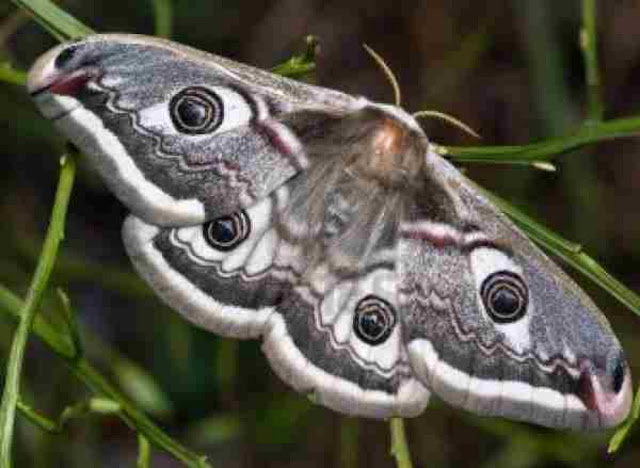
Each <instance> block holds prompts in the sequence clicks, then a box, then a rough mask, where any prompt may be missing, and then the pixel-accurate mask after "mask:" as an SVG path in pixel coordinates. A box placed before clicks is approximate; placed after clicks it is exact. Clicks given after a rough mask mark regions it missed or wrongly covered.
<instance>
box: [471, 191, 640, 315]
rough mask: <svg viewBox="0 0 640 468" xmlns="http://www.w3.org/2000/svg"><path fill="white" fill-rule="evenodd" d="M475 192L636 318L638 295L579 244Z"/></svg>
mask: <svg viewBox="0 0 640 468" xmlns="http://www.w3.org/2000/svg"><path fill="white" fill-rule="evenodd" d="M476 187H477V185H476ZM478 188H479V187H478ZM479 190H480V191H481V192H482V193H483V194H484V195H485V196H486V197H487V198H488V199H489V200H491V201H492V202H493V203H494V204H495V205H496V206H498V207H499V208H500V209H501V210H502V211H504V212H505V213H506V214H507V215H509V217H510V218H511V219H512V220H513V221H514V222H515V223H516V224H517V225H518V226H520V227H521V228H522V230H523V231H525V232H526V233H527V235H528V236H529V237H531V239H533V240H534V241H536V242H537V243H539V244H540V245H542V246H543V247H544V248H546V249H547V250H549V251H550V252H552V253H553V254H555V255H557V256H558V257H560V258H562V259H563V260H564V261H565V262H567V263H568V264H569V265H570V266H572V267H573V268H575V269H576V270H578V271H579V272H580V273H582V274H583V275H585V276H586V277H587V278H589V279H590V280H592V281H593V282H594V283H596V284H597V285H598V286H600V287H601V288H602V289H604V290H605V291H607V292H608V293H609V294H611V295H612V296H613V297H615V298H616V299H617V300H618V301H620V303H622V304H623V305H624V306H626V307H628V308H629V309H630V310H631V311H632V312H633V313H634V314H636V315H638V316H640V296H638V295H637V294H636V293H634V292H633V291H631V290H630V289H629V288H627V287H626V286H624V285H623V284H622V283H620V282H619V281H618V280H616V279H615V278H614V277H613V276H611V275H610V274H609V273H607V271H606V270H605V269H604V268H602V267H601V266H600V265H599V264H598V263H597V262H596V261H595V260H594V259H593V258H591V257H590V256H589V255H587V254H586V253H584V252H583V251H582V247H581V246H580V245H578V244H575V243H572V242H569V241H567V240H566V239H563V238H562V237H561V236H559V235H558V234H556V233H554V232H553V231H551V230H549V229H548V228H546V227H545V226H543V225H542V224H540V223H539V222H537V221H536V220H534V219H533V218H532V217H530V216H529V215H527V214H525V213H524V212H522V211H521V210H519V209H518V208H516V207H515V206H514V205H512V204H511V203H508V202H507V201H505V200H503V199H502V198H500V197H498V196H497V195H495V194H493V193H491V192H489V191H487V190H484V189H482V188H479Z"/></svg>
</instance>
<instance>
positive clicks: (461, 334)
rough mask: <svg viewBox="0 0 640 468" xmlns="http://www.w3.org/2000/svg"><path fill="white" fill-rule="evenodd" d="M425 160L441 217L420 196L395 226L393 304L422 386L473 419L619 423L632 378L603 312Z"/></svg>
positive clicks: (451, 175) (456, 176)
mask: <svg viewBox="0 0 640 468" xmlns="http://www.w3.org/2000/svg"><path fill="white" fill-rule="evenodd" d="M427 160H428V162H429V167H428V173H429V174H430V176H431V177H436V178H437V180H438V181H440V183H439V184H437V185H439V186H440V189H439V190H440V191H441V195H442V196H443V197H446V198H447V201H446V202H444V201H443V200H440V202H439V203H438V204H437V205H436V207H444V206H447V205H449V207H450V209H449V210H447V211H448V216H449V219H446V220H444V217H445V216H446V214H445V213H440V216H439V215H438V214H437V211H438V208H434V206H433V205H429V200H430V197H428V196H424V197H422V196H417V197H415V198H414V200H413V202H412V203H411V207H410V209H408V210H407V213H406V215H405V218H404V220H403V222H402V223H401V226H400V229H399V239H400V241H399V265H400V280H399V283H400V286H399V289H400V293H399V296H400V299H399V301H400V304H401V310H402V317H403V320H404V324H405V330H406V332H407V334H406V341H407V347H408V349H409V355H410V359H411V363H412V365H413V368H414V370H415V371H416V372H417V374H418V375H419V376H420V379H421V381H422V382H423V383H424V384H425V385H426V386H427V387H428V388H429V389H430V390H432V391H433V392H434V393H436V394H437V395H439V396H440V397H442V398H443V399H445V400H446V401H448V402H450V403H452V404H454V405H456V406H462V407H464V408H466V409H468V410H471V411H473V412H475V413H479V414H486V415H498V416H506V417H509V418H514V419H520V420H525V421H531V422H535V423H538V424H541V425H545V426H551V427H565V428H567V427H569V428H598V427H603V426H611V425H615V424H617V423H618V422H619V421H620V419H621V418H622V417H624V415H625V414H626V411H627V409H628V407H629V404H630V396H629V394H630V392H629V391H628V388H629V386H630V375H629V370H628V366H627V364H626V361H625V359H624V355H623V353H622V349H621V347H620V344H619V343H618V341H617V339H616V338H615V336H614V334H613V333H612V332H611V330H610V328H609V325H608V323H607V322H606V319H604V317H603V316H602V314H601V312H600V311H599V310H598V309H597V308H596V306H595V305H594V304H593V303H592V302H591V300H590V299H589V298H588V297H587V296H586V295H585V294H584V293H582V291H581V290H580V289H579V288H578V287H577V286H576V285H575V284H574V283H573V282H572V281H571V280H570V279H569V278H568V276H567V275H566V274H565V273H564V272H562V271H561V270H560V269H559V268H558V267H557V266H555V265H554V264H553V263H552V262H551V261H550V260H549V259H547V258H546V256H544V254H542V252H540V251H539V249H537V248H536V247H535V246H534V245H533V244H531V242H530V241H528V240H527V239H526V238H525V237H524V235H523V234H521V233H520V232H519V231H518V230H517V229H516V228H515V227H514V226H513V224H512V223H511V222H510V221H509V220H508V219H507V218H506V217H505V216H504V215H503V214H501V213H500V212H498V211H497V210H496V209H495V208H494V207H493V206H492V205H490V204H489V203H488V202H487V201H486V200H484V198H483V197H481V196H480V195H479V194H478V193H477V191H476V190H475V189H474V188H472V186H471V184H470V183H469V182H468V181H467V180H466V179H465V178H464V177H463V176H462V175H461V174H460V173H459V172H458V171H457V170H455V169H454V168H453V167H452V166H451V165H450V164H449V163H448V162H446V161H444V160H443V159H441V158H440V157H439V156H437V155H436V154H433V153H430V154H429V155H428V158H427ZM426 187H432V185H430V184H427V185H426ZM425 201H426V205H425ZM434 210H435V212H434ZM438 218H440V219H438ZM441 220H444V221H446V222H441ZM517 301H520V302H517ZM509 314H511V316H510V315H509ZM594 336H598V337H600V338H599V339H597V340H595V339H594Z"/></svg>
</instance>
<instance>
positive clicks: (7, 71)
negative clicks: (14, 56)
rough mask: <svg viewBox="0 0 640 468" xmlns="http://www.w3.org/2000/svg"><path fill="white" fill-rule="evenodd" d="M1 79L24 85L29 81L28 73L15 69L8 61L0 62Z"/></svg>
mask: <svg viewBox="0 0 640 468" xmlns="http://www.w3.org/2000/svg"><path fill="white" fill-rule="evenodd" d="M0 81H4V82H5V83H10V84H14V85H18V86H22V85H24V84H25V83H26V82H27V74H26V73H25V72H23V71H19V70H15V69H14V68H12V67H11V65H10V64H8V63H1V64H0Z"/></svg>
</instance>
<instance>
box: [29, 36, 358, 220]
mask: <svg viewBox="0 0 640 468" xmlns="http://www.w3.org/2000/svg"><path fill="white" fill-rule="evenodd" d="M29 90H30V92H31V93H32V95H33V97H34V99H35V101H36V103H37V104H38V106H39V108H40V110H41V111H42V113H43V114H44V115H45V116H46V117H48V118H50V119H52V120H53V121H54V123H55V125H56V126H57V127H58V128H59V129H60V130H61V131H62V133H63V134H65V135H66V136H67V137H68V138H69V139H70V140H71V141H72V142H74V143H75V144H76V145H77V146H78V147H79V148H80V149H81V150H82V151H83V152H84V153H86V155H87V156H88V157H89V158H90V159H91V161H92V163H93V164H92V165H93V166H94V167H96V168H97V170H98V171H99V172H100V173H101V175H102V176H103V178H104V180H105V181H106V183H107V184H108V185H109V186H110V188H111V189H112V190H113V192H114V193H115V194H116V195H117V196H118V197H119V198H120V199H121V200H122V202H124V203H125V205H127V207H128V208H129V209H130V210H131V211H132V212H133V213H134V214H135V215H136V216H138V217H140V218H142V219H144V220H145V221H147V222H150V223H152V224H156V225H166V226H176V225H193V224H201V223H203V222H204V221H206V220H209V219H213V218H216V217H219V216H222V215H225V214H228V213H231V212H234V211H237V210H239V209H242V208H247V207H249V206H251V205H253V204H254V203H256V202H257V201H259V200H261V199H262V198H264V197H265V196H267V195H268V194H269V193H271V192H272V191H273V190H274V189H276V188H277V187H279V186H280V185H281V184H283V183H284V182H285V181H286V180H288V179H289V178H291V177H292V176H294V175H295V174H297V173H298V172H300V171H302V170H304V169H305V168H306V167H307V165H308V164H309V161H308V159H307V156H306V154H305V150H304V147H302V146H301V145H300V143H299V141H298V139H297V138H296V136H295V135H294V133H293V132H292V131H291V130H290V129H289V128H288V127H287V125H285V124H283V123H282V122H281V119H282V118H283V117H285V116H286V115H288V114H289V113H291V112H296V111H298V110H302V109H306V110H321V111H323V112H325V113H338V114H339V113H341V112H346V111H349V110H353V109H355V108H358V107H359V106H360V105H361V104H360V103H359V101H358V100H357V99H355V98H352V97H350V96H347V95H344V94H341V93H338V92H335V91H331V90H326V89H322V88H318V87H314V86H310V85H305V84H302V83H298V82H295V81H292V80H288V79H286V78H282V77H278V76H275V75H273V74H270V73H267V72H264V71H262V70H258V69H255V68H252V67H249V66H246V65H242V64H238V63H236V62H233V61H231V60H227V59H224V58H221V57H217V56H214V55H211V54H207V53H204V52H201V51H198V50H195V49H191V48H189V47H186V46H183V45H179V44H175V43H172V42H169V41H166V40H162V39H157V38H150V37H145V36H135V35H119V34H105V35H96V36H91V37H89V38H87V39H85V40H82V41H80V42H76V43H71V44H63V45H61V46H59V47H57V48H55V49H53V50H52V51H50V52H49V53H47V54H45V55H44V56H43V57H42V58H41V59H39V60H38V62H37V63H36V64H35V65H34V67H33V68H32V69H31V71H30V74H29Z"/></svg>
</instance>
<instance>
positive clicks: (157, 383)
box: [0, 0, 640, 467]
mask: <svg viewBox="0 0 640 468" xmlns="http://www.w3.org/2000/svg"><path fill="white" fill-rule="evenodd" d="M58 3H59V4H61V5H62V6H63V7H64V9H65V10H67V11H69V12H71V13H72V14H73V15H74V16H76V17H78V18H79V19H81V20H82V21H83V22H84V23H86V24H88V25H89V26H91V27H92V28H94V29H95V30H97V31H101V32H136V33H144V34H153V33H154V32H156V31H158V29H156V28H160V29H159V32H162V33H164V34H168V33H170V35H171V37H172V38H173V39H175V40H177V41H180V42H184V43H187V44H189V45H192V46H195V47H198V48H201V49H204V50H207V51H210V52H214V53H217V54H220V55H224V56H226V57H230V58H232V59H235V60H239V61H243V62H247V63H250V64H254V65H257V66H259V67H263V68H270V67H272V66H274V65H276V64H278V63H281V62H282V61H284V60H286V59H287V58H289V57H290V56H291V55H292V54H293V53H296V52H299V51H301V50H303V49H304V37H305V36H306V35H308V34H313V35H315V36H317V37H318V38H319V40H320V49H319V55H318V57H317V69H316V72H315V73H314V75H313V77H312V79H313V80H314V81H316V82H317V83H320V84H322V85H324V86H328V87H332V88H337V89H340V90H342V91H346V92H349V93H353V94H362V95H366V96H368V97H370V98H372V99H375V100H381V101H391V99H392V92H391V89H390V87H389V85H388V82H387V81H386V79H385V78H384V76H383V75H382V74H381V72H380V70H379V68H378V67H377V66H376V65H375V63H374V62H373V61H372V60H371V58H370V57H369V56H368V55H367V54H366V53H365V52H364V50H363V48H362V44H363V43H367V44H369V45H370V46H371V47H373V48H374V49H375V50H376V51H377V52H378V53H380V54H381V55H382V56H383V57H384V58H385V59H386V61H387V63H388V64H389V66H390V67H391V68H392V69H393V70H394V72H395V73H396V75H397V76H398V78H399V82H400V85H401V88H402V92H403V96H404V107H405V108H407V110H409V111H417V110H420V109H424V108H429V109H437V110H439V111H442V112H447V113H450V114H452V115H454V116H456V117H458V118H460V119H461V120H463V121H464V122H466V123H468V124H469V125H470V126H471V127H473V128H474V129H476V130H477V131H478V132H479V133H480V134H481V135H482V141H481V143H478V142H476V141H474V140H472V139H471V138H470V137H468V136H466V135H463V134H461V133H460V131H459V130H457V129H455V128H453V127H451V126H447V125H444V124H442V123H440V122H437V121H428V122H427V123H426V129H427V132H428V135H429V136H430V137H431V139H432V140H433V141H436V142H438V143H442V144H447V145H449V144H451V145H479V144H486V145H513V144H525V143H529V142H534V141H537V140H541V139H546V138H550V137H553V136H562V135H567V134H570V133H571V131H572V130H574V129H575V128H576V127H577V126H578V125H580V124H581V123H582V122H583V120H584V118H585V113H586V107H587V88H586V84H585V70H584V62H583V58H582V55H581V51H580V48H579V31H580V26H581V11H580V7H581V5H580V2H579V1H577V0H574V1H564V2H562V1H550V0H486V1H484V2H477V1H470V0H455V1H447V0H428V1H424V0H422V1H421V0H376V1H375V2H371V1H367V0H349V1H344V0H342V1H337V0H335V1H321V0H233V1H232V0H174V1H170V0H164V1H159V0H156V1H151V0H126V1H125V0H109V1H105V0H64V1H60V2H58ZM158 14H160V16H158ZM159 17H160V18H161V19H160V21H158V18H159ZM162 18H164V19H162ZM638 24H640V1H637V0H616V1H600V2H598V16H597V31H598V39H599V43H598V52H599V56H600V72H601V76H602V79H603V83H602V84H603V87H602V102H603V104H604V109H605V118H607V119H608V118H613V117H620V116H630V115H640V29H639V28H638ZM54 44H55V42H54V40H53V39H52V38H51V36H50V35H49V34H48V33H47V32H46V31H44V30H43V29H42V28H41V27H40V26H38V25H37V24H35V23H34V22H32V21H30V20H29V18H28V17H27V16H26V15H25V14H24V13H21V12H19V11H18V10H17V8H16V7H15V6H14V5H13V4H12V3H10V2H9V1H8V0H0V62H5V61H6V62H9V63H11V64H12V65H13V66H14V67H15V68H16V69H21V70H26V69H28V68H29V66H30V64H32V63H33V61H34V60H35V58H36V57H37V56H38V55H39V54H41V53H42V52H44V51H45V50H47V49H48V48H49V47H51V46H53V45H54ZM0 142H1V143H0V158H2V159H1V161H2V166H1V167H2V169H0V187H2V189H1V190H0V218H1V219H2V228H1V229H0V284H2V285H4V286H6V287H7V288H9V289H11V290H12V291H14V292H17V293H19V294H22V293H24V291H26V289H27V287H28V285H29V281H30V277H31V275H32V272H33V268H34V265H35V262H36V261H37V259H38V254H39V250H40V246H41V242H42V238H43V233H44V232H45V229H46V224H47V221H48V219H49V212H50V208H51V204H52V200H53V194H54V192H55V186H56V181H57V178H58V172H59V168H60V165H59V161H58V159H59V156H60V155H61V154H62V148H63V142H62V140H61V139H60V137H59V136H58V135H56V134H55V132H54V131H53V129H52V127H51V125H50V124H49V123H48V122H46V121H45V120H44V119H43V118H41V117H40V116H39V115H38V114H37V112H36V110H35V108H34V106H33V105H32V104H31V102H30V100H29V98H28V96H27V94H26V92H25V89H24V87H21V86H15V85H12V84H8V83H1V82H0ZM555 164H556V166H557V168H558V170H557V172H555V173H550V172H543V171H539V170H534V169H532V168H530V167H522V166H505V165H489V164H485V165H479V164H474V165H466V166H465V167H467V168H468V174H469V175H470V176H471V177H472V178H473V179H475V180H476V181H478V182H480V183H482V184H483V185H484V186H485V187H488V188H491V189H493V190H494V191H495V192H497V193H499V194H501V196H503V197H504V198H508V199H509V200H513V201H514V202H516V203H517V204H518V205H520V206H522V207H524V208H525V209H526V211H527V212H528V213H531V214H533V215H535V216H536V218H537V219H539V220H543V221H544V222H545V223H546V224H547V225H548V226H550V227H552V228H553V229H554V230H556V231H558V232H560V233H562V234H563V235H564V236H565V237H567V238H569V239H572V240H575V241H577V242H579V243H581V244H583V245H584V247H585V249H586V250H587V251H588V252H589V253H590V254H591V255H592V256H593V257H595V258H596V259H597V260H598V261H599V262H600V263H601V264H602V265H604V266H605V267H606V268H607V270H608V271H609V272H610V273H612V274H613V275H614V276H615V277H617V278H618V279H620V280H621V281H622V282H623V283H624V284H626V285H627V286H628V287H629V288H631V289H632V290H635V291H638V290H640V205H639V197H640V142H639V141H638V140H634V139H624V140H615V141H610V142H606V143H600V144H597V145H591V146H588V147H587V148H586V149H582V150H580V151H573V152H571V153H569V154H566V155H563V156H562V157H559V158H558V159H557V160H556V161H555ZM79 169H80V170H79V177H78V180H77V182H76V185H75V187H74V193H73V196H72V199H71V205H70V209H69V210H70V211H69V214H68V221H67V225H66V238H65V242H64V244H63V246H62V250H61V253H60V256H59V258H58V264H57V267H56V270H55V271H54V275H53V277H52V281H51V286H61V287H63V288H64V289H65V291H66V292H67V293H68V296H69V298H70V300H71V304H72V306H73V309H74V310H75V312H76V314H77V317H78V321H79V323H80V328H81V335H82V338H83V342H84V348H85V353H86V355H87V359H88V360H89V361H91V362H92V363H93V364H95V365H96V367H98V368H99V369H100V370H101V371H102V372H103V373H104V375H106V376H108V378H109V379H111V380H112V381H113V382H115V383H116V384H117V385H119V386H120V387H121V388H122V389H123V391H124V392H125V393H126V394H127V395H129V396H130V398H132V399H133V401H134V402H135V403H136V404H137V405H138V407H140V408H141V409H143V410H145V411H146V412H147V413H149V414H151V415H152V417H153V418H154V419H155V420H156V421H158V422H159V425H160V426H161V427H163V428H164V429H166V430H167V431H168V432H169V433H170V434H171V435H172V436H173V437H174V438H175V439H176V440H179V441H181V442H183V443H184V444H185V445H187V446H189V447H191V448H193V449H194V450H196V451H197V452H199V453H202V454H207V455H208V459H209V460H210V462H211V463H212V465H214V466H219V467H231V466H241V467H253V466H260V467H262V466H279V467H283V466H302V467H312V466H326V465H331V466H343V467H351V466H370V467H390V466H393V465H394V461H393V459H392V458H391V456H390V454H389V446H390V444H389V433H388V432H389V429H388V425H387V424H386V423H384V422H374V421H366V420H355V419H349V418H345V417H342V416H339V415H337V414H335V413H333V412H331V411H329V410H326V409H324V408H321V407H317V406H313V405H312V404H311V403H310V402H308V401H307V400H306V399H305V398H304V397H303V396H301V395H298V394H296V393H294V392H293V391H292V390H290V389H289V388H287V387H286V386H285V385H284V384H283V383H282V382H281V381H280V380H279V379H278V378H277V377H276V376H275V375H274V374H273V372H272V371H271V370H270V368H269V366H268V364H267V362H266V359H265V358H264V357H263V356H262V354H261V352H260V350H259V343H258V342H255V341H249V342H238V341H233V340H223V339H219V338H217V337H215V336H213V335H211V334H208V333H205V332H203V331H201V330H198V329H196V328H194V327H193V326H191V325H189V324H188V323H186V322H185V321H183V320H182V319H181V318H180V316H179V315H177V314H176V313H175V312H173V311H171V310H169V309H168V308H167V307H165V306H164V305H163V304H161V303H160V301H159V300H158V299H157V298H155V297H154V296H153V294H151V292H150V290H149V289H148V288H147V287H146V286H145V285H143V284H142V282H141V281H140V280H139V279H138V278H137V277H136V276H135V275H134V274H133V272H132V270H131V267H130V265H129V263H128V260H127V258H126V256H125V254H124V252H123V249H122V243H121V241H120V225H121V223H122V220H123V218H124V216H125V215H126V210H125V209H124V208H123V207H122V205H121V204H119V202H118V201H117V200H116V199H115V198H114V197H113V196H112V195H111V194H110V193H109V192H108V191H107V190H106V189H105V187H104V185H103V184H102V182H101V181H100V180H99V179H98V177H97V176H96V174H95V173H93V172H92V171H91V170H90V169H89V168H87V167H85V166H84V165H83V164H82V161H80V168H79ZM570 273H571V274H572V275H573V276H574V277H576V278H577V280H578V281H579V282H580V284H581V285H582V286H583V287H584V288H585V289H586V291H587V292H588V293H589V294H590V295H591V296H592V297H593V298H594V299H595V301H596V302H597V303H598V304H599V306H600V307H601V308H602V309H603V310H604V311H605V313H606V315H607V317H608V318H609V320H610V321H611V322H612V325H613V327H614V329H615V330H616V332H617V335H618V336H619V338H620V340H621V341H622V343H623V346H624V348H625V350H626V351H627V354H628V357H629V359H630V362H631V367H632V374H634V375H635V376H636V379H637V376H639V375H640V340H638V339H637V338H636V340H635V343H634V339H633V338H634V336H635V337H638V336H640V325H639V324H640V322H639V321H638V318H637V317H634V316H633V315H632V313H631V312H630V311H629V310H627V309H625V308H624V307H623V306H621V305H620V304H619V303H618V302H616V301H615V300H614V299H612V298H611V297H610V296H609V295H607V294H606V293H605V292H603V291H602V290H601V289H599V288H598V287H596V286H594V285H593V284H592V283H590V282H589V281H586V280H585V279H584V278H583V277H578V276H577V275H575V274H573V272H570ZM50 289H51V291H50V292H48V293H47V294H46V296H45V302H44V307H43V309H46V310H49V311H50V312H49V314H48V315H47V316H48V318H49V319H50V320H51V321H52V322H53V323H56V322H58V323H59V322H61V321H62V319H61V315H62V314H61V312H60V309H61V306H60V301H59V299H58V298H57V295H56V293H55V290H54V289H53V287H52V288H50ZM14 329H15V327H14V323H13V322H12V321H9V320H6V318H5V317H4V316H2V315H0V356H2V358H3V360H4V359H5V356H7V355H8V354H9V346H10V343H11V339H12V335H13V332H14ZM2 367H4V366H2ZM21 390H22V391H21V396H22V398H23V400H24V401H26V402H28V403H29V404H30V405H32V406H33V407H35V408H37V410H38V411H39V412H41V413H44V414H48V415H51V417H52V418H53V417H55V416H54V415H57V414H59V413H61V412H62V411H63V410H64V408H66V407H68V406H70V405H73V404H74V403H77V402H82V401H86V400H87V398H88V397H89V396H90V393H89V391H88V390H87V388H86V386H85V385H84V384H83V383H82V382H81V381H80V380H79V379H78V378H77V377H76V376H75V375H74V374H73V373H71V372H70V370H69V368H68V367H67V366H65V364H64V362H63V361H62V360H61V359H60V358H59V357H58V356H56V355H54V354H52V353H51V352H50V351H49V350H48V349H46V348H45V347H44V346H42V345H41V343H40V342H38V341H37V340H32V341H31V342H30V346H29V349H28V353H27V356H26V359H25V369H24V372H23V378H22V389H21ZM406 425H407V435H408V439H409V448H410V451H411V457H412V460H413V462H414V464H415V465H416V466H424V467H427V466H428V467H449V466H486V467H565V466H580V467H589V466H605V465H606V466H612V467H637V466H639V464H640V439H639V438H638V434H635V436H632V437H631V438H630V439H629V440H627V442H626V444H625V445H624V446H623V447H622V448H621V450H620V451H619V452H618V453H617V454H616V455H615V456H608V455H607V454H606V446H607V441H608V437H609V436H610V433H609V434H607V433H600V434H578V433H568V432H559V431H551V430H545V429H541V428H537V427H533V426H529V425H525V424H518V423H511V422H507V421H502V420H498V419H486V418H480V417H476V416H473V415H470V414H467V413H465V412H462V411H459V410H456V409H453V408H451V407H449V406H447V405H445V404H442V403H441V402H439V401H438V400H437V398H433V399H432V403H431V404H430V406H429V407H428V408H427V410H426V412H425V413H424V414H423V415H422V416H420V417H418V418H415V419H412V420H408V421H406ZM15 437H16V438H15V450H14V453H15V455H14V457H15V466H21V467H22V466H35V467H57V466H60V467H86V466H90V464H93V465H97V466H133V465H134V464H135V463H136V458H137V456H138V444H137V439H136V435H135V433H133V432H132V431H131V430H130V429H129V428H128V427H127V426H126V425H125V424H123V423H122V422H121V421H120V420H119V419H117V418H116V417H115V416H113V415H111V416H109V415H95V414H92V415H91V416H90V417H88V418H85V419H80V420H73V421H71V422H70V423H69V424H68V425H66V427H65V429H64V430H63V431H62V434H60V435H51V434H49V433H47V432H44V431H42V430H41V429H40V428H39V427H37V426H35V425H33V424H32V423H31V422H29V421H27V420H26V419H25V418H24V417H21V416H20V415H19V416H18V419H17V433H16V436H15ZM152 466H154V467H165V466H166V467H170V466H171V467H172V466H180V463H179V462H178V461H176V460H175V459H174V458H172V457H171V456H169V455H168V454H167V453H165V452H163V451H160V450H154V451H153V458H152Z"/></svg>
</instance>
